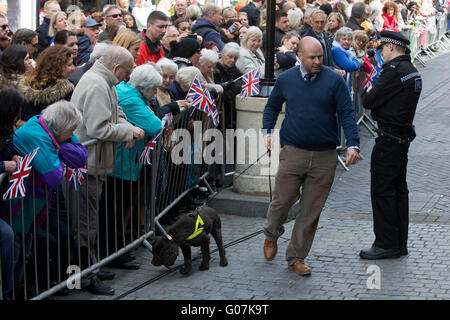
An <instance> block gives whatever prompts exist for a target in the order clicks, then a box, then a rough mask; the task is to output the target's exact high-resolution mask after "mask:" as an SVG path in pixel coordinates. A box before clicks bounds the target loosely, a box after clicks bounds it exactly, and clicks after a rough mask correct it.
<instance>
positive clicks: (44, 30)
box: [36, 17, 51, 54]
mask: <svg viewBox="0 0 450 320" xmlns="http://www.w3.org/2000/svg"><path fill="white" fill-rule="evenodd" d="M49 28H50V19H47V18H45V17H44V21H43V22H42V24H41V25H40V26H39V27H38V28H37V29H36V32H37V34H38V51H37V52H38V54H39V53H41V52H42V51H44V49H45V48H47V47H49V46H50V39H51V38H50V37H49V36H48V29H49Z"/></svg>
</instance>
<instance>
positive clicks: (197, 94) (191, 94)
mask: <svg viewBox="0 0 450 320" xmlns="http://www.w3.org/2000/svg"><path fill="white" fill-rule="evenodd" d="M186 98H192V102H191V105H192V106H193V107H194V108H196V109H199V110H200V111H203V112H205V113H208V114H209V110H208V98H207V97H206V96H205V92H204V91H203V88H202V86H201V84H200V80H198V78H197V76H195V78H194V80H193V81H192V84H191V87H190V88H189V91H188V94H187V97H186Z"/></svg>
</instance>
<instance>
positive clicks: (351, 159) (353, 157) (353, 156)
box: [345, 148, 359, 166]
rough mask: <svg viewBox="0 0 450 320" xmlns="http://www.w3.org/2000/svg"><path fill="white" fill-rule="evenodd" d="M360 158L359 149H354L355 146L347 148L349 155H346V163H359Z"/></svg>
mask: <svg viewBox="0 0 450 320" xmlns="http://www.w3.org/2000/svg"><path fill="white" fill-rule="evenodd" d="M358 160H359V152H358V150H356V149H354V148H349V149H347V156H346V161H345V165H346V166H348V165H351V164H355V163H357V162H358Z"/></svg>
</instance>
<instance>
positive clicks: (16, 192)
mask: <svg viewBox="0 0 450 320" xmlns="http://www.w3.org/2000/svg"><path fill="white" fill-rule="evenodd" d="M38 150H39V148H36V149H35V150H34V151H33V152H30V153H28V154H26V155H25V156H24V157H23V158H22V159H21V160H20V162H19V164H18V165H17V168H16V170H15V171H14V172H13V173H12V174H11V177H10V179H9V186H8V189H7V190H6V192H5V194H4V195H3V200H7V199H15V198H23V197H25V194H26V190H25V185H24V182H25V179H27V178H28V176H29V175H30V173H31V169H32V168H33V167H32V166H31V163H32V162H33V159H34V157H35V156H36V153H37V151H38Z"/></svg>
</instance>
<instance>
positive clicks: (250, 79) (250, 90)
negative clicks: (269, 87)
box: [241, 68, 259, 99]
mask: <svg viewBox="0 0 450 320" xmlns="http://www.w3.org/2000/svg"><path fill="white" fill-rule="evenodd" d="M257 94H259V68H258V69H255V70H253V71H250V72H248V73H246V74H245V75H244V76H243V77H242V90H241V98H242V99H244V98H246V97H251V96H255V95H257Z"/></svg>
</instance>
